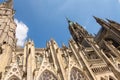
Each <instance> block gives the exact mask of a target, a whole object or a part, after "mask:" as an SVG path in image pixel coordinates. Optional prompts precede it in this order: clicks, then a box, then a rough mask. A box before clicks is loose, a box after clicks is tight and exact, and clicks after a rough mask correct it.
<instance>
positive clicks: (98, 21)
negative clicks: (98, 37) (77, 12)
mask: <svg viewBox="0 0 120 80" xmlns="http://www.w3.org/2000/svg"><path fill="white" fill-rule="evenodd" d="M93 17H94V19H95V20H96V22H97V23H98V24H100V25H101V26H102V27H104V28H107V29H108V27H109V24H108V23H107V22H106V21H104V20H103V19H100V18H98V17H95V16H93ZM103 24H104V25H103ZM105 25H106V26H105Z"/></svg>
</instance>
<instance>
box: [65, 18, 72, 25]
mask: <svg viewBox="0 0 120 80" xmlns="http://www.w3.org/2000/svg"><path fill="white" fill-rule="evenodd" d="M66 20H67V22H68V24H69V25H72V24H73V22H72V21H71V20H69V19H68V18H67V17H66Z"/></svg>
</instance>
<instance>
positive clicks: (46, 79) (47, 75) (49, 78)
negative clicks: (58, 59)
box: [39, 70, 58, 80]
mask: <svg viewBox="0 0 120 80" xmlns="http://www.w3.org/2000/svg"><path fill="white" fill-rule="evenodd" d="M39 80H58V79H57V77H56V76H55V75H54V74H53V73H52V72H50V71H48V70H45V71H44V72H43V73H42V74H41V75H40V77H39Z"/></svg>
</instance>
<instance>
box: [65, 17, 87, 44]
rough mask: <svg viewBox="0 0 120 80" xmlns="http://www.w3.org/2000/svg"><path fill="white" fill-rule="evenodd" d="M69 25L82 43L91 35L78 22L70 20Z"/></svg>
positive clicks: (75, 38)
mask: <svg viewBox="0 0 120 80" xmlns="http://www.w3.org/2000/svg"><path fill="white" fill-rule="evenodd" d="M67 20H68V19H67ZM68 25H69V31H70V33H71V35H72V37H73V39H74V40H75V41H76V42H79V43H81V42H82V41H83V39H84V38H85V37H88V36H89V34H88V32H87V31H86V30H85V29H84V28H83V27H82V26H81V25H79V24H78V23H76V22H72V21H70V20H68Z"/></svg>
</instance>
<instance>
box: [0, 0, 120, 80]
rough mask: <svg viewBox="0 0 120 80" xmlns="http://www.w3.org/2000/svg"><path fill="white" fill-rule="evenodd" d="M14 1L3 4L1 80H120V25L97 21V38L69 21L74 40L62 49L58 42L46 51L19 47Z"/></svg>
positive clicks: (30, 43)
mask: <svg viewBox="0 0 120 80" xmlns="http://www.w3.org/2000/svg"><path fill="white" fill-rule="evenodd" d="M14 14H15V11H14V9H13V0H6V1H4V2H2V3H0V80H120V24H119V23H117V22H115V21H112V20H109V19H107V20H103V19H100V18H97V17H94V18H95V20H96V22H97V23H98V24H100V25H101V29H100V30H99V32H98V33H97V34H96V35H95V36H93V35H91V34H89V33H88V32H87V31H86V30H85V29H84V28H83V27H82V26H81V25H79V24H78V23H77V22H72V21H70V20H67V21H68V29H69V31H70V34H71V35H72V38H71V39H70V40H69V41H68V44H69V45H68V46H66V45H64V44H63V45H62V47H59V46H58V45H57V43H56V41H55V40H54V39H51V40H50V41H48V42H47V43H46V47H45V48H35V46H34V42H33V41H32V40H28V41H27V42H26V43H25V45H24V47H23V48H22V47H18V46H17V45H16V42H17V39H16V36H15V34H16V32H15V31H16V27H17V25H16V24H15V22H14Z"/></svg>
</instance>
